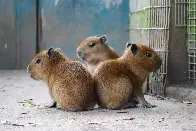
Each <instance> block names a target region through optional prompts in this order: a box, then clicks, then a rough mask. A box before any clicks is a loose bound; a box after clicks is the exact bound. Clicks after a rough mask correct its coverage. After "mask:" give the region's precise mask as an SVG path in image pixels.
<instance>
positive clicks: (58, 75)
mask: <svg viewBox="0 0 196 131" xmlns="http://www.w3.org/2000/svg"><path fill="white" fill-rule="evenodd" d="M27 70H28V73H29V75H30V76H31V77H32V78H33V79H35V80H42V81H44V82H45V83H46V84H47V85H48V87H49V92H50V95H51V97H52V98H53V104H52V105H51V106H50V107H56V104H59V106H60V107H61V108H62V109H64V110H67V111H84V110H89V109H92V108H94V106H95V104H96V101H95V92H94V80H93V78H92V76H91V75H90V73H89V72H88V70H86V69H85V67H83V65H82V64H81V63H80V62H77V61H70V60H68V59H67V58H66V57H65V56H64V55H63V54H62V53H61V51H60V50H59V49H54V48H50V49H48V50H44V51H41V52H40V53H38V54H37V55H36V56H35V57H34V58H33V60H32V61H31V63H30V64H29V66H28V68H27Z"/></svg>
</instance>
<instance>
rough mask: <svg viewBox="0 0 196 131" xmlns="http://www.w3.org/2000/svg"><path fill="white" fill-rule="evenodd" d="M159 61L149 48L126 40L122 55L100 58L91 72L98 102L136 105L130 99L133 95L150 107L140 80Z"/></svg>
mask: <svg viewBox="0 0 196 131" xmlns="http://www.w3.org/2000/svg"><path fill="white" fill-rule="evenodd" d="M161 63H162V61H161V59H160V57H159V56H158V54H157V53H156V52H155V51H154V50H153V49H152V48H150V47H148V46H145V45H142V44H131V43H130V42H128V43H127V46H126V50H125V52H124V54H123V56H122V57H120V58H119V59H117V60H107V61H104V62H102V63H101V64H100V65H99V66H98V67H97V69H96V70H95V72H94V79H95V83H96V92H97V97H98V98H97V99H98V105H99V106H100V107H101V108H108V109H124V108H128V107H132V106H134V107H135V105H134V103H133V102H132V101H133V98H136V100H137V101H138V102H139V103H140V104H141V105H142V107H147V108H150V107H153V105H151V104H150V103H148V102H147V101H146V100H145V98H144V93H143V91H142V84H143V83H144V81H145V79H146V77H147V75H148V74H149V73H150V72H153V71H155V70H157V69H159V68H160V66H161Z"/></svg>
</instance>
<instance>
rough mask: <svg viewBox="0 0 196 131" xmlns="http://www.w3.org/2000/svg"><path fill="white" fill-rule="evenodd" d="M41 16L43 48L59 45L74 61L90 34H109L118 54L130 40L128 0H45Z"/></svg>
mask: <svg viewBox="0 0 196 131" xmlns="http://www.w3.org/2000/svg"><path fill="white" fill-rule="evenodd" d="M40 18H41V19H40V24H39V26H40V32H41V33H40V43H39V48H40V50H42V49H46V48H49V47H59V48H61V49H62V51H63V53H64V54H65V55H66V56H67V57H69V58H70V59H73V60H78V58H77V56H76V48H77V47H78V45H79V44H80V42H81V41H82V40H83V39H84V38H86V37H88V36H91V35H103V34H106V35H107V37H108V44H109V45H111V46H112V47H113V48H114V49H115V50H116V51H118V52H119V53H122V52H123V51H124V49H125V45H126V42H127V41H128V40H129V32H128V31H127V29H128V28H129V0H115V1H112V0H80V1H74V0H52V1H48V0H42V1H40Z"/></svg>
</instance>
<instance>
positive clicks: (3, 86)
mask: <svg viewBox="0 0 196 131" xmlns="http://www.w3.org/2000/svg"><path fill="white" fill-rule="evenodd" d="M145 97H146V99H147V101H149V102H150V103H152V104H155V105H157V107H155V108H152V109H144V108H134V109H126V110H121V111H117V110H115V111H114V110H102V109H95V110H93V111H86V112H65V111H63V110H58V109H47V108H45V107H44V105H45V104H47V103H49V102H50V97H49V94H48V90H47V86H46V85H45V84H44V83H43V82H41V81H35V80H33V79H31V78H30V77H29V76H28V74H27V73H26V71H0V131H96V130H99V131H162V130H163V131H196V105H194V104H192V105H187V104H184V103H179V102H176V101H170V100H157V98H154V97H150V96H145ZM29 99H32V102H33V103H34V104H36V106H33V105H32V104H28V102H27V100H29Z"/></svg>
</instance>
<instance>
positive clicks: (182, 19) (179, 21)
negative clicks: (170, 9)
mask: <svg viewBox="0 0 196 131" xmlns="http://www.w3.org/2000/svg"><path fill="white" fill-rule="evenodd" d="M187 8H188V0H175V26H187Z"/></svg>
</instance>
